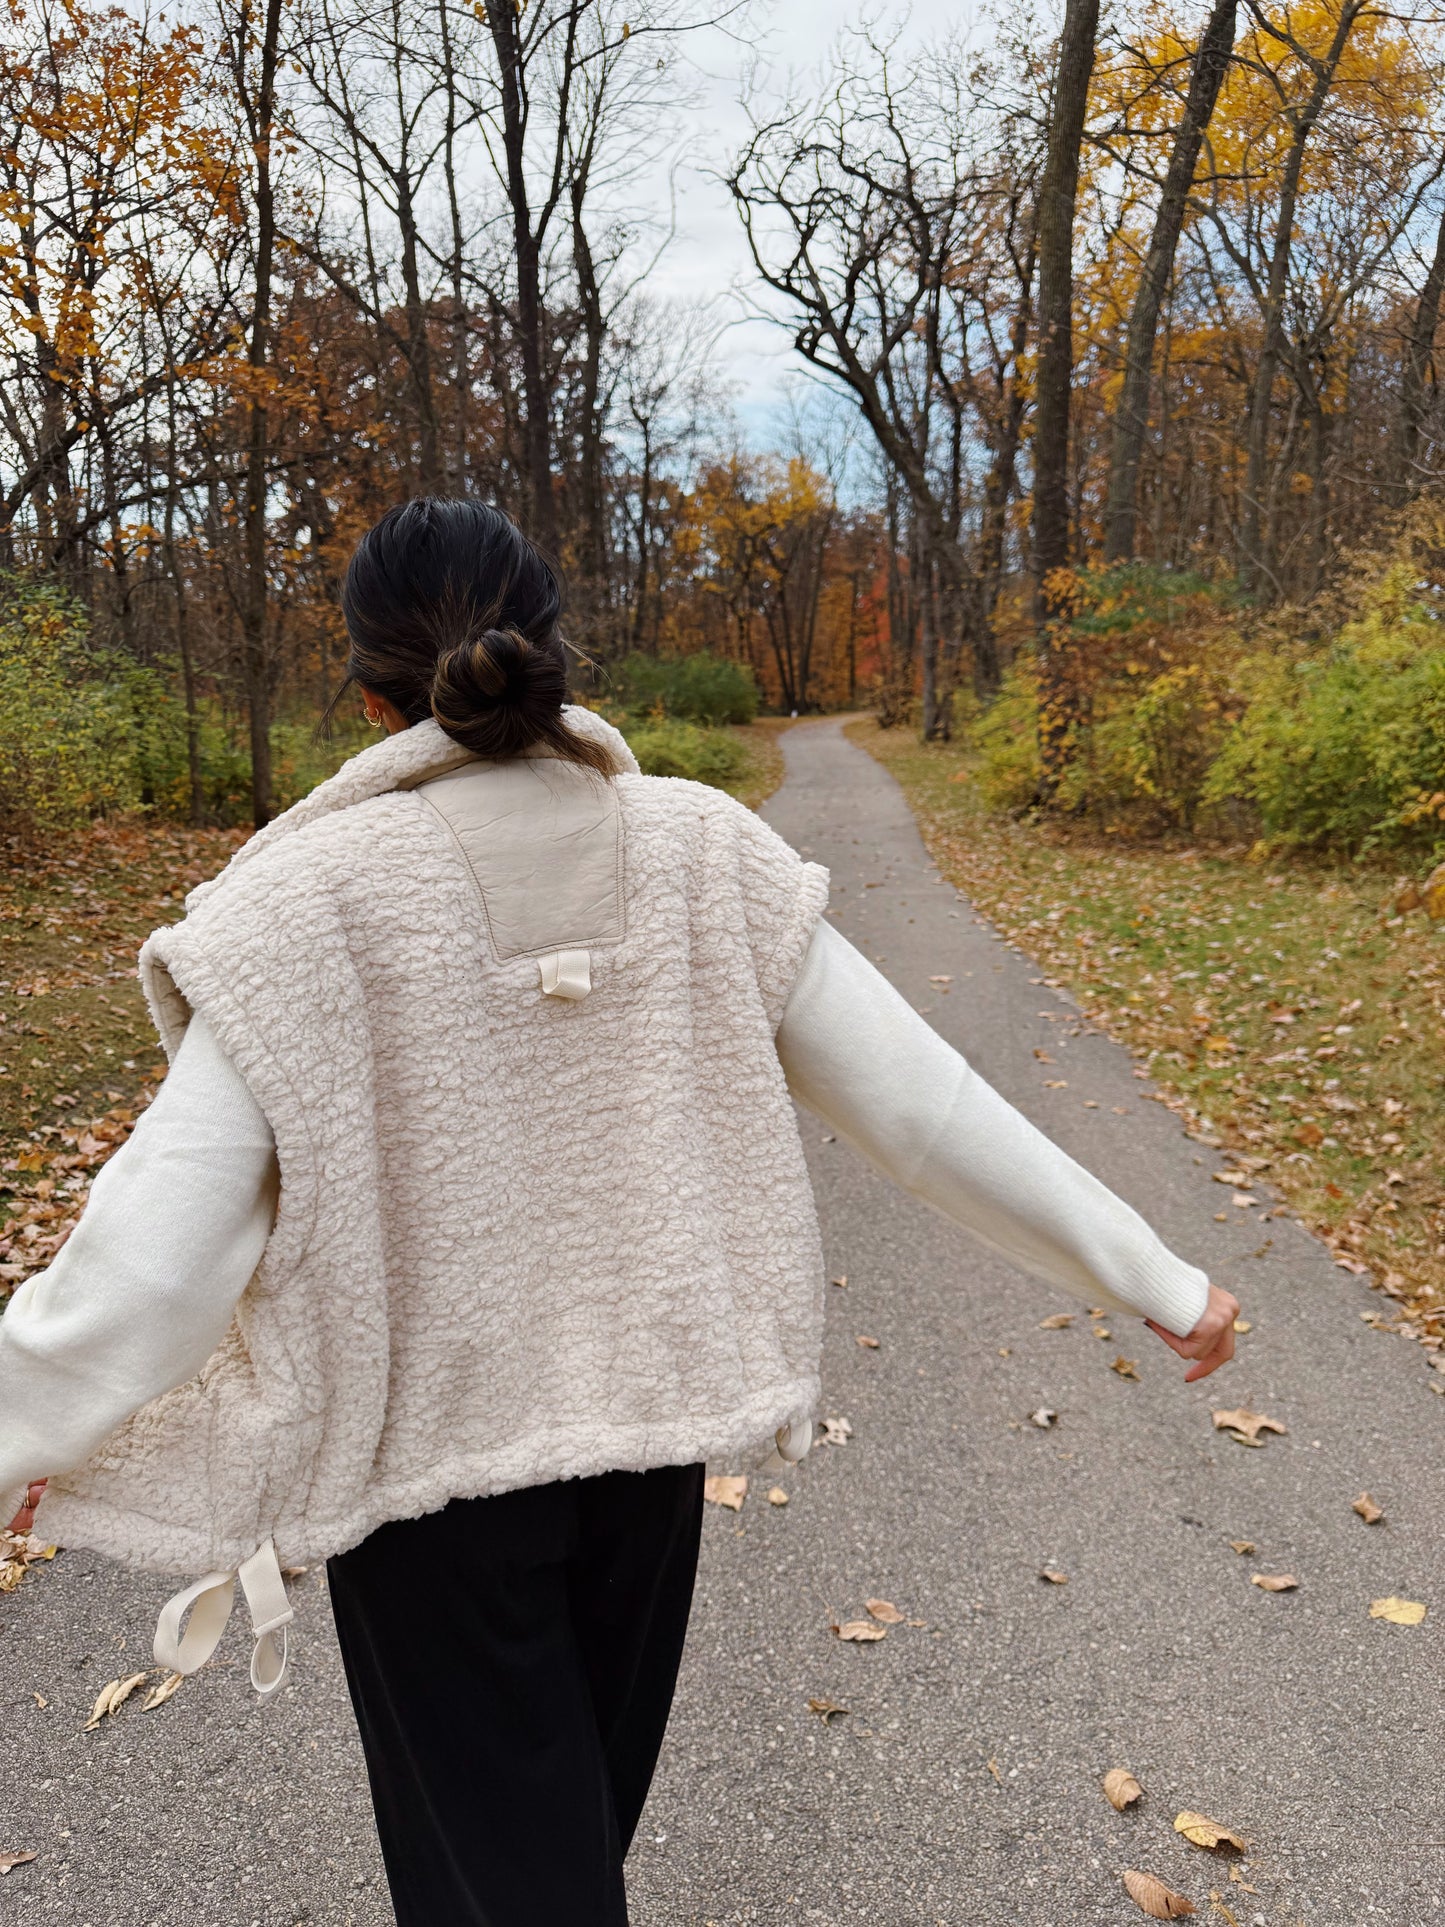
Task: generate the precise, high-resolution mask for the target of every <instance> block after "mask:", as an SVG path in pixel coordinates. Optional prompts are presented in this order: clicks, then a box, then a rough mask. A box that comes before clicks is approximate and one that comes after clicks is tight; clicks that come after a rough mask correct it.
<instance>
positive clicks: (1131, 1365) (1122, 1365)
mask: <svg viewBox="0 0 1445 1927" xmlns="http://www.w3.org/2000/svg"><path fill="white" fill-rule="evenodd" d="M1109 1370H1110V1371H1111V1372H1117V1373H1118V1374H1119V1376H1120V1378H1132V1379H1135V1380H1137V1379H1138V1377H1139V1367H1138V1365H1137V1364H1136V1363H1135V1361H1134V1360H1133V1359H1132V1358H1116V1359H1115V1360H1114V1362H1113V1364H1112V1365H1111V1366H1110V1367H1109Z"/></svg>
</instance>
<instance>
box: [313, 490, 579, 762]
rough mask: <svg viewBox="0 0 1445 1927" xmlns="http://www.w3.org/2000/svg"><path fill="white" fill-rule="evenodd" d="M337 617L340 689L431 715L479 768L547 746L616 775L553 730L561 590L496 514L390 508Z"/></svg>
mask: <svg viewBox="0 0 1445 1927" xmlns="http://www.w3.org/2000/svg"><path fill="white" fill-rule="evenodd" d="M341 608H342V613H343V615H344V616H345V618H346V630H347V635H348V636H349V638H350V641H351V653H350V655H349V657H348V658H347V664H346V682H347V684H351V683H361V684H363V685H364V686H365V687H366V688H367V689H372V690H375V692H376V694H377V695H378V696H384V697H385V698H386V700H387V701H388V702H389V703H392V704H393V705H394V706H395V707H396V708H397V709H398V710H400V712H401V714H402V715H403V716H404V717H405V718H406V720H407V722H408V723H419V722H423V721H425V719H426V718H427V717H428V716H434V717H435V718H436V720H437V721H438V722H439V723H440V724H441V726H442V728H443V729H444V730H445V731H446V733H447V734H448V736H450V737H452V738H453V739H454V740H455V741H456V742H458V743H460V744H461V745H462V746H463V748H465V749H469V750H471V751H472V753H473V754H474V755H476V756H485V757H495V758H503V757H508V756H519V755H521V753H522V752H523V751H524V750H526V749H530V748H531V746H532V745H533V744H534V743H544V744H546V746H547V747H548V748H549V749H551V750H552V751H553V752H554V754H556V755H557V756H561V757H564V758H566V760H567V761H569V762H573V763H580V764H582V765H583V766H584V767H585V768H587V769H592V770H596V771H597V772H598V774H599V775H602V776H612V775H615V774H616V769H617V765H616V763H615V762H614V760H613V757H612V754H611V752H610V751H609V750H608V749H607V747H606V746H605V745H604V744H602V743H599V742H595V741H594V740H593V739H592V738H591V737H589V736H583V735H581V734H580V733H579V732H578V731H577V730H574V729H571V728H569V726H568V725H567V723H566V722H565V721H564V720H563V717H562V705H563V704H564V703H565V701H566V700H567V663H566V657H565V655H564V652H563V647H562V638H561V636H560V634H559V633H558V628H557V624H558V619H559V617H560V616H561V613H562V584H561V581H560V580H559V578H558V575H557V572H556V570H555V569H553V567H552V566H551V564H550V563H549V562H548V561H547V560H546V558H545V557H544V556H543V555H542V553H541V551H540V550H539V549H537V548H536V547H535V545H534V544H533V543H531V542H529V541H528V539H527V537H526V536H525V535H523V533H522V531H521V530H520V529H519V528H518V527H517V525H516V523H515V522H513V521H512V520H511V519H510V517H508V516H506V515H503V513H502V512H501V510H500V509H496V508H493V507H492V506H491V505H490V503H487V502H473V501H447V500H444V499H443V498H441V497H440V496H435V495H422V496H418V497H417V498H416V500H415V501H411V502H403V503H402V504H401V505H400V506H399V507H398V508H394V509H388V510H387V512H386V514H385V515H383V516H382V518H381V520H380V521H379V522H378V523H377V524H376V526H375V528H373V529H370V530H369V531H368V532H367V533H366V534H365V535H364V536H362V538H361V540H360V542H358V543H357V545H356V553H355V554H354V555H353V556H352V558H351V564H350V566H349V568H348V569H347V571H346V581H345V584H344V586H343V588H342V591H341ZM344 686H345V685H344ZM344 686H343V687H344ZM338 700H339V697H338ZM332 708H333V709H334V708H335V704H334V703H333V704H332ZM328 713H329V712H328Z"/></svg>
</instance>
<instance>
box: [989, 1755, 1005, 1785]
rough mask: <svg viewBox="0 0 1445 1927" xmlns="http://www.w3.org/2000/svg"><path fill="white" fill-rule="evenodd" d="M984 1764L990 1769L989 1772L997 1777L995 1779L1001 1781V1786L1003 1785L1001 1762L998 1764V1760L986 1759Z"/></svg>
mask: <svg viewBox="0 0 1445 1927" xmlns="http://www.w3.org/2000/svg"><path fill="white" fill-rule="evenodd" d="M984 1765H985V1767H986V1768H987V1769H988V1771H989V1772H990V1773H991V1774H992V1775H993V1777H994V1778H995V1780H997V1781H998V1783H999V1785H1000V1786H1002V1785H1003V1774H1002V1773H1001V1772H1000V1771H999V1764H998V1761H997V1760H985V1761H984Z"/></svg>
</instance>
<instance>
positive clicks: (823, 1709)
mask: <svg viewBox="0 0 1445 1927" xmlns="http://www.w3.org/2000/svg"><path fill="white" fill-rule="evenodd" d="M808 1711H809V1712H810V1713H816V1714H817V1715H818V1718H819V1719H820V1720H821V1721H822V1722H823V1724H824V1726H826V1725H827V1724H828V1722H829V1720H834V1719H837V1718H838V1716H839V1714H840V1713H848V1712H851V1711H852V1708H851V1707H847V1706H840V1705H839V1704H838V1702H837V1700H809V1701H808Z"/></svg>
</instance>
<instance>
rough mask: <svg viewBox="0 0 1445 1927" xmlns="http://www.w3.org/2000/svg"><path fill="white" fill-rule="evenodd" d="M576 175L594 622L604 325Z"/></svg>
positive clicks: (584, 521) (583, 479) (603, 524)
mask: <svg viewBox="0 0 1445 1927" xmlns="http://www.w3.org/2000/svg"><path fill="white" fill-rule="evenodd" d="M585 191H586V182H585V179H584V178H583V177H582V176H580V175H579V176H577V177H575V178H574V180H573V183H572V264H573V270H574V272H575V274H576V276H577V302H578V306H579V307H580V308H581V310H582V341H583V351H582V392H581V395H580V396H579V398H578V406H579V414H580V419H581V424H582V434H581V444H582V445H581V448H580V450H579V451H578V453H579V463H578V467H579V470H580V474H579V481H580V484H581V491H580V492H581V496H582V500H581V504H580V507H581V525H582V526H581V529H580V531H579V535H578V541H577V552H578V559H579V560H580V562H581V564H582V570H581V573H582V579H583V581H584V583H585V584H586V601H587V610H588V614H589V615H590V617H591V620H592V622H593V623H594V624H597V623H600V621H601V620H602V613H603V610H604V609H605V608H606V606H607V601H608V597H607V502H606V495H605V491H604V487H603V479H602V435H603V427H602V415H603V411H602V407H601V393H602V343H603V339H604V337H605V334H606V322H605V319H604V317H603V313H602V290H601V289H600V288H599V286H598V284H597V268H596V264H595V262H594V261H593V258H592V246H591V243H590V242H589V240H588V238H587V228H586V224H585V222H584V221H583V218H582V214H583V196H584V193H585Z"/></svg>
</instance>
